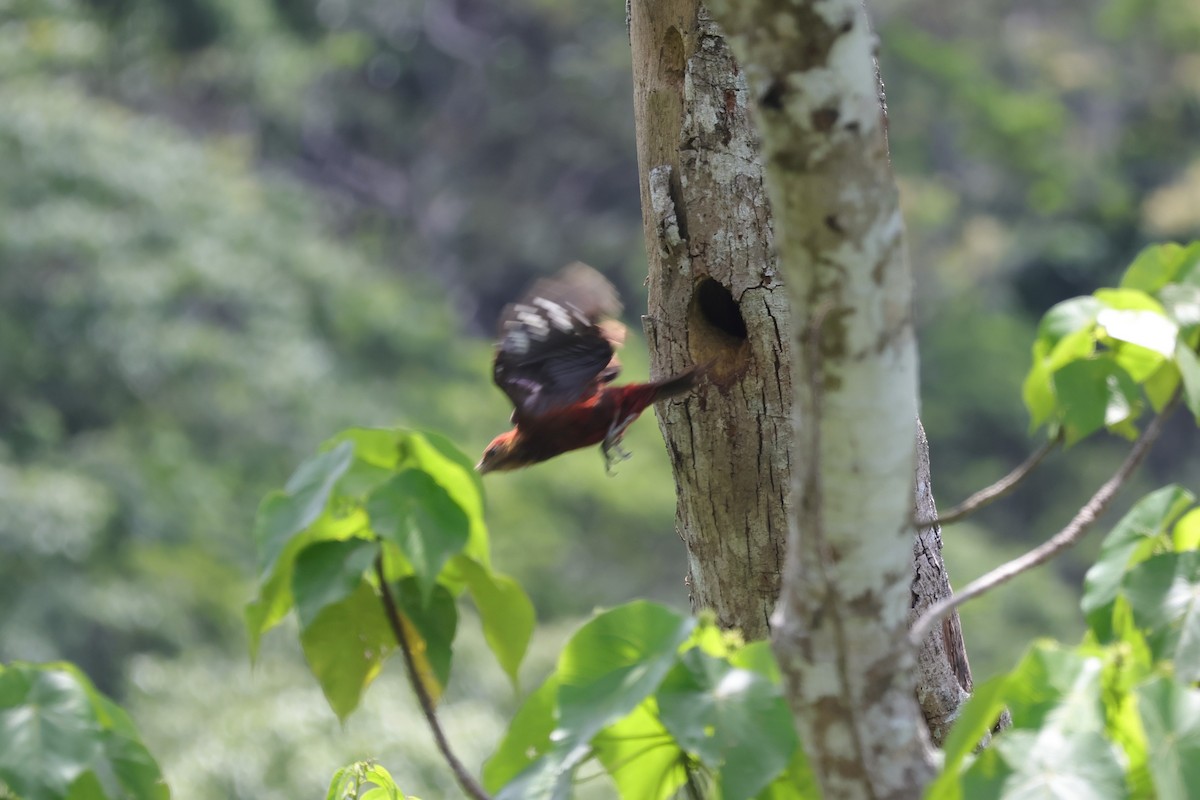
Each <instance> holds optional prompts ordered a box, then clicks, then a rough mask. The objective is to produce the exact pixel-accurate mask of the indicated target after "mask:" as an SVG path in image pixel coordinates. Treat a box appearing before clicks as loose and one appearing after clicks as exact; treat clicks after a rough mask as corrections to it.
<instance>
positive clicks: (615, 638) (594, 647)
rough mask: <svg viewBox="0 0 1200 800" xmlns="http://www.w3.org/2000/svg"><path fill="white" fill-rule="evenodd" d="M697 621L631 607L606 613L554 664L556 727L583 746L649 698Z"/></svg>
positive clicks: (651, 606)
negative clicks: (557, 717)
mask: <svg viewBox="0 0 1200 800" xmlns="http://www.w3.org/2000/svg"><path fill="white" fill-rule="evenodd" d="M694 625H695V621H694V620H693V619H692V618H690V617H686V616H683V615H681V614H678V613H676V612H674V611H672V610H671V609H669V608H666V607H665V606H661V605H658V604H655V603H649V602H646V601H641V600H639V601H635V602H632V603H628V604H626V605H623V606H618V607H617V608H614V609H612V610H610V611H605V612H603V613H601V614H599V615H597V616H596V617H595V618H593V619H592V620H590V621H589V622H588V623H587V624H585V625H584V626H583V627H582V628H580V629H579V631H578V632H577V633H576V634H575V635H574V636H573V637H571V641H570V642H568V643H567V646H566V648H564V649H563V652H562V654H561V655H560V656H559V660H558V673H557V674H558V682H559V686H558V706H559V726H560V727H561V728H562V729H563V731H564V732H565V733H566V735H567V736H568V737H570V738H571V739H572V740H574V741H587V740H589V739H591V737H592V736H594V735H595V734H596V733H597V732H598V731H599V730H600V729H601V728H604V727H605V726H607V725H609V724H610V723H612V722H614V721H616V720H617V719H619V718H620V717H622V716H624V715H625V714H628V713H629V712H630V711H632V710H633V709H634V708H636V707H637V705H638V704H639V703H641V702H642V700H643V699H645V698H646V697H648V696H649V695H650V694H652V693H653V692H654V691H655V690H656V689H657V688H658V684H659V683H660V682H661V681H662V679H663V676H664V675H666V674H667V671H668V670H670V669H671V667H672V666H673V665H674V664H675V660H676V651H677V650H678V649H679V645H680V644H682V643H683V642H684V640H686V639H687V637H688V634H690V633H691V630H692V627H693V626H694Z"/></svg>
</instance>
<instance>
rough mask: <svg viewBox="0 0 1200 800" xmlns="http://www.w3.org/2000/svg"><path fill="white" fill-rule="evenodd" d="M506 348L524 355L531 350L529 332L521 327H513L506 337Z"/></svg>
mask: <svg viewBox="0 0 1200 800" xmlns="http://www.w3.org/2000/svg"><path fill="white" fill-rule="evenodd" d="M503 349H504V350H507V351H509V352H510V353H516V354H517V355H522V354H524V353H528V352H529V334H527V333H526V332H525V331H523V330H521V329H520V328H513V329H512V330H511V331H509V332H508V335H507V336H505V337H504V348H503Z"/></svg>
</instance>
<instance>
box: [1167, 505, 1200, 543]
mask: <svg viewBox="0 0 1200 800" xmlns="http://www.w3.org/2000/svg"><path fill="white" fill-rule="evenodd" d="M1172 541H1173V543H1174V546H1175V552H1176V553H1182V552H1184V551H1186V550H1200V508H1193V509H1192V510H1191V511H1189V512H1188V513H1186V514H1184V515H1183V519H1181V520H1179V522H1178V524H1176V525H1175V532H1174V533H1173V534H1172Z"/></svg>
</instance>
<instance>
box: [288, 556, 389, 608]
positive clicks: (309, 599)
mask: <svg viewBox="0 0 1200 800" xmlns="http://www.w3.org/2000/svg"><path fill="white" fill-rule="evenodd" d="M378 554H379V543H378V542H374V541H370V540H366V539H348V540H345V541H327V542H317V543H316V544H312V545H309V546H308V547H306V548H304V549H303V550H302V551H300V554H299V555H297V556H296V562H295V566H294V567H293V571H292V596H293V597H294V598H295V602H296V614H297V615H298V616H299V617H300V625H301V627H302V628H307V627H308V626H309V625H311V624H312V623H313V621H314V620H315V619H316V617H317V615H318V614H320V613H321V610H322V609H324V608H325V607H326V606H329V605H333V604H334V603H339V602H341V601H342V600H344V599H346V598H347V597H349V596H350V595H352V594H354V592H355V590H356V589H358V586H359V584H360V583H362V581H363V576H364V573H366V572H367V571H368V570H370V569H371V563H372V562H373V561H374V560H375V557H376V555H378Z"/></svg>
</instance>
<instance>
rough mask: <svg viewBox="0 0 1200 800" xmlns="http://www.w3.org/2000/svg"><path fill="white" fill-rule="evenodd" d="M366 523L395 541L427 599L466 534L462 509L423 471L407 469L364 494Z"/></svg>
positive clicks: (423, 596)
mask: <svg viewBox="0 0 1200 800" xmlns="http://www.w3.org/2000/svg"><path fill="white" fill-rule="evenodd" d="M367 514H368V515H369V516H370V518H371V527H372V529H373V530H374V531H375V533H377V534H378V535H379V536H381V537H383V538H384V539H386V540H388V541H390V542H392V543H394V544H395V545H396V546H398V547H399V548H400V550H401V552H402V553H403V554H404V557H405V558H406V559H407V560H408V562H409V563H410V564H411V565H412V567H413V571H414V575H415V577H416V580H417V585H418V586H419V587H420V589H421V597H422V598H423V599H425V600H428V598H429V597H430V595H431V594H432V592H433V587H434V585H435V584H436V583H437V580H438V575H439V574H440V573H441V571H442V567H443V566H444V565H445V563H446V562H447V561H448V560H449V559H450V557H451V556H452V555H454V554H455V553H458V552H459V551H460V550H462V548H463V545H465V544H466V543H467V539H468V538H469V536H470V521H469V520H468V519H467V515H466V514H465V513H464V512H463V510H462V509H461V508H460V507H459V505H458V504H457V503H456V502H455V501H454V499H453V498H452V497H451V496H450V495H449V494H448V493H447V492H446V490H445V489H443V488H442V486H441V485H440V484H439V483H438V482H437V481H435V480H434V479H433V478H432V477H431V476H430V475H429V474H428V473H426V472H423V471H421V470H417V469H406V470H404V471H403V472H401V473H400V474H399V475H396V476H395V477H394V478H392V479H391V480H389V481H388V482H387V483H384V484H383V485H381V486H379V487H377V488H376V489H375V490H374V491H372V492H371V494H370V496H369V497H368V499H367Z"/></svg>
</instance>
